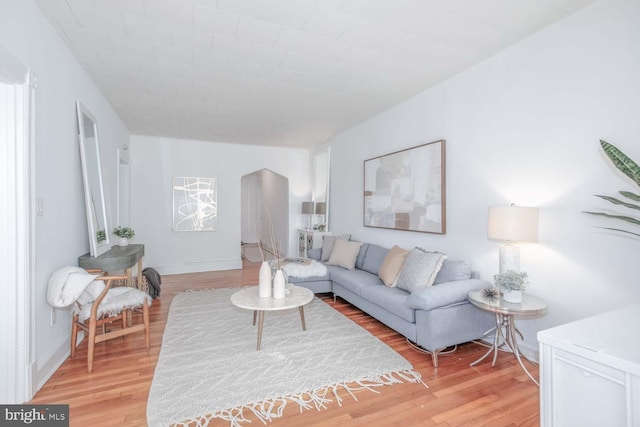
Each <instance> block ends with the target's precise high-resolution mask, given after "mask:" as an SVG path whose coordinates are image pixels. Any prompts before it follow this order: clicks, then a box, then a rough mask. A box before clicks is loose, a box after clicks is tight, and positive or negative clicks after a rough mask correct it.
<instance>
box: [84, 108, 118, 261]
mask: <svg viewBox="0 0 640 427" xmlns="http://www.w3.org/2000/svg"><path fill="white" fill-rule="evenodd" d="M76 111H77V114H78V144H79V145H80V160H81V162H80V163H81V164H82V181H83V183H84V201H85V210H86V214H87V228H88V232H89V253H90V254H91V256H92V257H97V256H100V255H101V254H103V253H105V252H106V251H108V250H109V249H110V248H111V246H110V244H109V234H110V233H109V226H108V222H107V207H106V204H105V201H104V186H103V183H102V165H101V162H100V144H99V138H98V122H97V120H96V118H95V117H94V115H93V114H91V112H90V111H89V110H87V108H86V107H85V106H84V105H82V103H80V101H76ZM85 119H89V120H91V123H85ZM86 125H89V126H93V132H94V135H95V138H94V141H95V153H96V155H95V157H93V156H91V157H89V156H90V153H89V152H88V151H89V150H87V148H86V144H87V143H89V142H88V141H87V139H86V135H85V126H86ZM89 168H95V169H96V171H97V179H98V183H97V184H98V188H99V192H100V194H99V195H98V197H99V198H100V202H101V209H99V210H98V211H96V209H95V206H94V205H95V204H94V203H93V200H94V199H93V195H92V192H91V189H92V185H91V183H90V182H89V173H88V172H89V170H90V169H89ZM97 215H101V216H102V220H103V224H104V234H105V239H104V241H98V236H97V232H98V225H97V224H96V222H97Z"/></svg>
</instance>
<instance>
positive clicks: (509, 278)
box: [493, 270, 529, 303]
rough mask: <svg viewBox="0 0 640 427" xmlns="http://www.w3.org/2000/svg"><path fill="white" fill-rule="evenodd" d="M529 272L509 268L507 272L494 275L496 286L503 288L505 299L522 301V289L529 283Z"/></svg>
mask: <svg viewBox="0 0 640 427" xmlns="http://www.w3.org/2000/svg"><path fill="white" fill-rule="evenodd" d="M528 279H529V275H528V274H527V273H525V272H524V271H523V272H520V273H518V272H517V271H513V270H507V271H506V272H505V273H502V274H496V275H495V276H493V280H494V281H495V284H496V286H498V287H500V289H502V296H503V298H504V300H505V301H507V302H512V303H520V302H522V291H523V290H524V289H525V288H526V287H527V284H528V283H529V280H528Z"/></svg>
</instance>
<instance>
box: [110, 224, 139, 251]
mask: <svg viewBox="0 0 640 427" xmlns="http://www.w3.org/2000/svg"><path fill="white" fill-rule="evenodd" d="M113 234H115V235H116V236H117V237H118V246H127V245H128V244H129V239H133V237H134V236H135V235H136V232H135V231H133V228H130V227H122V226H118V227H116V228H114V229H113Z"/></svg>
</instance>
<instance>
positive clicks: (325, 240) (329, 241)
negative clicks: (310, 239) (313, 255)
mask: <svg viewBox="0 0 640 427" xmlns="http://www.w3.org/2000/svg"><path fill="white" fill-rule="evenodd" d="M349 238H351V234H343V235H341V236H322V257H321V258H320V261H328V260H329V257H331V252H332V251H333V245H335V243H336V240H338V239H340V240H349Z"/></svg>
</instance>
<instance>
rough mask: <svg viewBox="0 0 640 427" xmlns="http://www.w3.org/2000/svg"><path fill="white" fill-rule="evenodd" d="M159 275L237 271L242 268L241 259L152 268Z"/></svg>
mask: <svg viewBox="0 0 640 427" xmlns="http://www.w3.org/2000/svg"><path fill="white" fill-rule="evenodd" d="M154 268H155V269H156V270H157V271H158V273H160V274H184V273H201V272H205V271H222V270H238V269H241V268H242V259H241V258H234V259H226V260H216V261H206V262H201V261H200V262H192V263H190V264H186V265H185V264H180V265H163V266H158V267H154Z"/></svg>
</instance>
